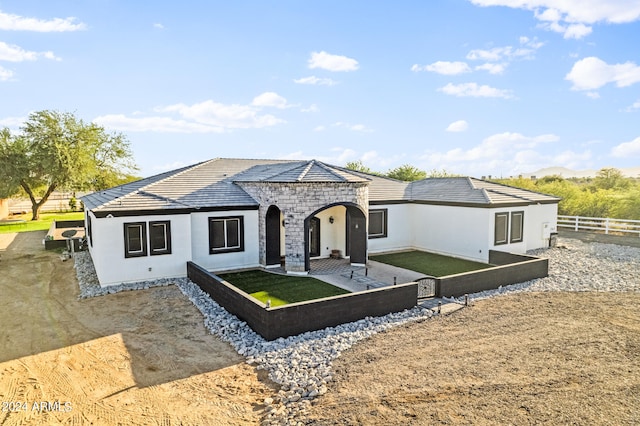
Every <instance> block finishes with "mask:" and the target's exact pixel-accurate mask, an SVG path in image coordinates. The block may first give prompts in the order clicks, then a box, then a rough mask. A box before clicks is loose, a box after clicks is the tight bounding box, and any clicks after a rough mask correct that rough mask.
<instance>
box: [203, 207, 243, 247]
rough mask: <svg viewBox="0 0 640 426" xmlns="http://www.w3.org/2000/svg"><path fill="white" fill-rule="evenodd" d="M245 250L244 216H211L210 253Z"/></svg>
mask: <svg viewBox="0 0 640 426" xmlns="http://www.w3.org/2000/svg"><path fill="white" fill-rule="evenodd" d="M234 251H244V218H243V217H242V216H229V217H210V218H209V254H217V253H229V252H234Z"/></svg>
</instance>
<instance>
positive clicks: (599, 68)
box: [565, 56, 640, 90]
mask: <svg viewBox="0 0 640 426" xmlns="http://www.w3.org/2000/svg"><path fill="white" fill-rule="evenodd" d="M565 79H566V80H569V81H571V82H572V83H573V87H572V89H574V90H594V89H599V88H600V87H602V86H604V85H606V84H608V83H615V85H616V86H617V87H626V86H630V85H632V84H634V83H638V82H640V66H638V65H636V64H635V63H633V62H625V63H624V64H614V65H609V64H607V63H606V62H604V61H603V60H602V59H600V58H596V57H594V56H590V57H588V58H584V59H581V60H579V61H578V62H576V63H575V64H573V68H571V71H570V72H569V73H568V74H567V75H566V77H565Z"/></svg>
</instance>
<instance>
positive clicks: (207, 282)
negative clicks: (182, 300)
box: [187, 262, 418, 340]
mask: <svg viewBox="0 0 640 426" xmlns="http://www.w3.org/2000/svg"><path fill="white" fill-rule="evenodd" d="M187 276H188V277H189V279H190V280H191V281H193V282H194V283H195V284H197V285H198V286H199V287H200V288H201V289H202V291H204V292H205V293H207V294H208V295H209V296H211V298H212V299H213V300H215V301H216V302H217V303H218V304H220V306H222V307H223V308H225V309H226V310H227V311H229V312H230V313H232V314H233V315H235V316H237V317H238V318H240V319H241V320H243V321H245V322H246V323H247V324H248V325H249V326H250V327H251V328H252V329H253V330H254V331H255V332H257V333H258V334H260V335H261V336H262V337H264V338H265V339H267V340H274V339H277V338H278V337H287V336H293V335H296V334H300V333H304V332H306V331H313V330H321V329H323V328H325V327H333V326H336V325H339V324H343V323H347V322H352V321H357V320H359V319H362V318H365V317H367V316H381V315H386V314H389V313H391V312H399V311H403V310H405V309H411V308H413V307H414V306H415V305H416V304H417V301H418V285H417V284H416V283H408V284H402V285H397V286H393V287H384V288H379V289H374V290H369V291H364V292H359V293H351V294H345V295H340V296H334V297H327V298H324V299H318V300H312V301H308V302H300V303H292V304H289V305H284V306H277V307H272V308H267V307H266V305H265V304H263V303H261V302H258V301H257V300H255V299H253V298H252V297H251V296H249V295H248V294H246V293H244V292H243V291H241V290H239V289H237V288H236V287H234V286H232V285H231V284H229V283H227V282H226V281H224V280H222V279H221V278H220V277H218V276H216V275H214V274H212V273H210V272H208V271H207V270H205V269H204V268H202V267H200V266H199V265H197V264H195V263H193V262H187Z"/></svg>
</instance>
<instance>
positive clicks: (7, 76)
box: [0, 67, 13, 81]
mask: <svg viewBox="0 0 640 426" xmlns="http://www.w3.org/2000/svg"><path fill="white" fill-rule="evenodd" d="M12 77H13V71H11V70H8V69H6V68H3V67H0V81H9V80H11V78H12Z"/></svg>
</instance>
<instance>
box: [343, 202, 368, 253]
mask: <svg viewBox="0 0 640 426" xmlns="http://www.w3.org/2000/svg"><path fill="white" fill-rule="evenodd" d="M347 254H348V255H349V257H350V259H351V263H362V264H365V263H367V221H366V219H365V217H364V214H363V213H362V211H360V209H358V208H355V207H351V206H349V207H348V208H347Z"/></svg>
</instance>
